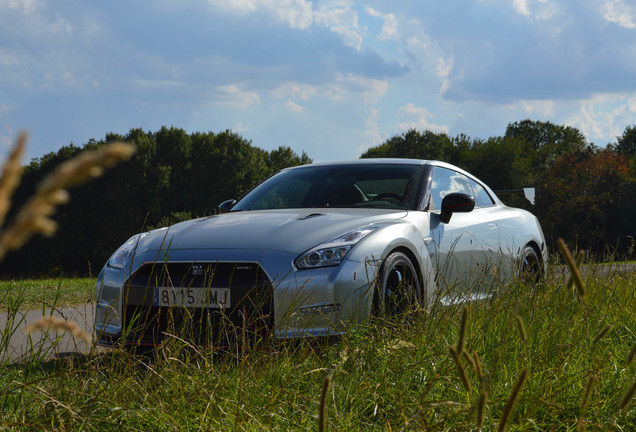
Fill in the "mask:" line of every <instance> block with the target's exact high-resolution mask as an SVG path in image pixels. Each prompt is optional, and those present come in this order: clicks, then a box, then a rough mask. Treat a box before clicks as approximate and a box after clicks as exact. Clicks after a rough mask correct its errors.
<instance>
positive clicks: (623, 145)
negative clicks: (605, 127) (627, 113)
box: [616, 125, 636, 157]
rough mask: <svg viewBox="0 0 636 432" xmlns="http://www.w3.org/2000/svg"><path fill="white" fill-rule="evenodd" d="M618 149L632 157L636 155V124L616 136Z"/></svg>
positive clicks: (619, 151)
mask: <svg viewBox="0 0 636 432" xmlns="http://www.w3.org/2000/svg"><path fill="white" fill-rule="evenodd" d="M616 139H617V142H616V151H617V152H618V153H620V154H625V155H628V156H630V157H632V156H635V155H636V126H633V125H632V126H627V127H626V128H625V131H624V132H623V135H621V136H619V137H616Z"/></svg>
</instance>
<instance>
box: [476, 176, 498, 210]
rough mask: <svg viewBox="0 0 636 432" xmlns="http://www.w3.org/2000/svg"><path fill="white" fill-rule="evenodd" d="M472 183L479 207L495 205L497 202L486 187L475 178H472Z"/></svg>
mask: <svg viewBox="0 0 636 432" xmlns="http://www.w3.org/2000/svg"><path fill="white" fill-rule="evenodd" d="M470 185H471V186H472V187H473V191H474V192H475V195H474V196H475V206H477V207H488V206H492V205H495V202H494V201H493V199H492V198H491V197H490V195H489V194H488V192H486V189H484V187H483V186H482V185H480V184H479V183H477V182H476V181H475V180H472V179H471V180H470Z"/></svg>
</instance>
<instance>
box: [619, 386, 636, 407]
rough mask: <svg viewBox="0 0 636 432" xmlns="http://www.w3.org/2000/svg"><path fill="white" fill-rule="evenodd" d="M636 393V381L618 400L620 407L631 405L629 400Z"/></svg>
mask: <svg viewBox="0 0 636 432" xmlns="http://www.w3.org/2000/svg"><path fill="white" fill-rule="evenodd" d="M634 393H636V381H634V383H633V384H632V385H631V387H630V388H628V389H627V391H626V392H625V394H624V395H623V397H622V398H621V400H620V401H618V408H619V409H625V408H627V407H628V406H629V402H630V401H631V400H632V398H633V397H634Z"/></svg>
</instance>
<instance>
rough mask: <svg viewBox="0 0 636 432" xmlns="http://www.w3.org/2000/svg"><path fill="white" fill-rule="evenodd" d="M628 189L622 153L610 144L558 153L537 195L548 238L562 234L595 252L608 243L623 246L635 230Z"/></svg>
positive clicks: (628, 179)
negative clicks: (608, 146) (591, 148)
mask: <svg viewBox="0 0 636 432" xmlns="http://www.w3.org/2000/svg"><path fill="white" fill-rule="evenodd" d="M633 189H634V182H633V180H632V179H631V178H630V175H629V167H628V158H627V156H626V155H622V154H617V153H616V152H614V151H613V150H611V149H603V150H596V151H594V152H592V153H589V152H588V153H585V152H579V153H570V154H565V155H562V156H561V157H560V158H559V159H557V161H555V163H554V164H553V166H552V169H551V170H550V172H549V174H548V175H547V176H546V177H545V182H544V184H543V188H542V191H543V192H542V194H540V195H538V196H537V208H538V210H539V211H540V215H539V216H540V218H541V220H542V225H543V227H544V230H546V231H547V232H546V234H548V238H549V239H550V240H552V241H554V240H556V238H558V237H562V238H564V239H565V240H566V241H568V242H570V243H571V244H578V245H579V246H580V247H583V248H586V249H590V250H592V251H595V252H597V253H599V254H600V253H603V252H605V248H606V247H607V246H610V247H615V248H619V249H623V250H625V249H626V247H627V246H628V245H629V243H630V242H631V240H629V238H628V237H631V238H634V237H635V236H636V233H635V228H634V224H633V221H634V220H635V219H636V212H635V210H636V209H634V206H633V204H632V203H631V201H632V200H630V199H629V196H630V191H631V190H633Z"/></svg>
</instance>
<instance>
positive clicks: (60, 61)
mask: <svg viewBox="0 0 636 432" xmlns="http://www.w3.org/2000/svg"><path fill="white" fill-rule="evenodd" d="M526 118H530V119H533V120H546V121H551V122H553V123H557V124H563V125H569V126H574V127H577V128H578V129H579V130H581V132H583V134H584V135H585V136H586V137H587V139H588V140H589V141H591V142H593V143H595V144H597V145H600V146H604V145H606V144H607V143H609V142H614V141H615V139H616V136H617V135H620V134H621V133H622V132H623V131H624V129H625V127H626V126H628V125H632V124H636V4H635V3H634V2H633V1H631V0H630V1H628V0H595V1H592V0H562V1H554V0H444V1H440V0H400V1H392V2H388V1H364V2H363V1H349V0H333V1H309V0H236V1H232V0H178V1H177V0H152V1H149V0H135V1H120V0H110V1H85V0H55V1H52V0H0V158H2V159H3V158H4V156H5V155H6V154H7V152H8V149H9V147H10V146H11V144H12V143H13V142H14V140H15V137H16V136H17V134H18V133H19V132H20V131H21V130H25V129H26V130H28V131H30V133H31V139H30V144H29V145H30V147H29V155H28V156H29V157H38V156H41V155H42V154H44V153H47V152H49V151H54V150H57V149H58V148H59V147H61V146H62V145H66V144H69V143H74V144H76V145H82V144H84V143H86V142H87V141H88V140H89V139H91V138H95V139H101V138H103V137H104V136H105V134H106V133H107V132H116V133H121V134H125V133H126V132H127V131H128V130H129V129H131V128H138V127H141V128H143V129H144V130H147V131H156V130H157V129H159V128H160V127H161V126H164V125H165V126H175V127H178V128H183V129H185V130H187V131H188V132H194V131H205V132H207V131H213V132H218V131H222V130H225V129H231V130H234V131H236V132H238V133H240V134H241V135H242V136H244V137H245V138H247V139H250V140H252V143H253V144H254V145H255V146H258V147H261V148H264V149H267V150H271V149H274V148H277V147H278V146H280V145H285V146H289V147H291V148H293V149H294V150H296V151H297V152H301V151H305V152H307V154H308V155H309V156H310V157H312V158H313V159H314V160H315V161H326V160H336V159H350V158H356V157H358V156H359V155H360V154H361V153H362V152H364V151H365V150H366V149H368V148H369V147H372V146H376V145H378V144H381V143H382V142H383V141H385V140H386V139H387V138H390V137H392V136H394V135H396V134H401V133H402V132H405V131H406V130H408V129H410V128H417V129H420V130H424V129H430V130H432V131H436V132H446V133H448V134H450V135H452V136H454V135H456V134H460V133H464V134H466V135H468V136H470V137H472V138H488V137H490V136H500V135H503V134H504V132H505V128H506V125H507V124H508V123H510V122H513V121H518V120H523V119H526Z"/></svg>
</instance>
